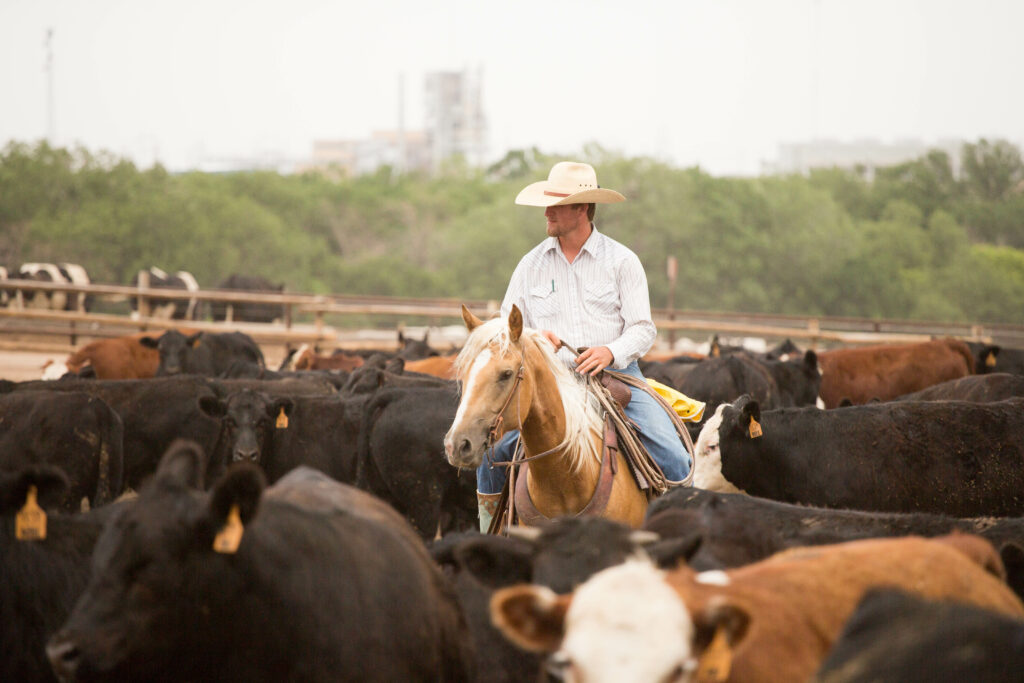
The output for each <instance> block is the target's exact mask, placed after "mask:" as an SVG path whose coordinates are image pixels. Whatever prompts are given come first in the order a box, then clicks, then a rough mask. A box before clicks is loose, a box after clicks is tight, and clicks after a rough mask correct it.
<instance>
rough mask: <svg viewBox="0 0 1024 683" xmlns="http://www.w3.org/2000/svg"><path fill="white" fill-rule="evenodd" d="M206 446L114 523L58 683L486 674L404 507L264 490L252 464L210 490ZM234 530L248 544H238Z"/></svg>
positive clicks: (285, 486)
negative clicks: (227, 536) (476, 668)
mask: <svg viewBox="0 0 1024 683" xmlns="http://www.w3.org/2000/svg"><path fill="white" fill-rule="evenodd" d="M196 451H197V448H196V447H194V446H190V445H188V444H181V445H178V446H176V447H174V448H172V449H171V450H170V451H169V452H168V453H167V455H165V456H164V458H163V459H162V460H161V463H160V467H159V469H158V471H157V473H156V475H155V476H154V478H153V480H152V481H151V482H150V484H149V485H147V486H146V487H145V488H144V489H143V490H142V491H141V492H140V494H139V497H138V499H136V501H135V503H134V504H133V505H132V506H130V507H128V508H126V509H125V510H123V511H120V512H119V513H118V514H117V515H116V516H115V517H113V518H112V519H111V520H110V521H109V523H108V524H107V526H106V527H105V528H104V531H103V534H102V535H101V536H100V539H99V541H98V542H97V544H96V549H95V551H94V555H93V569H94V573H93V578H92V580H91V582H90V584H89V586H88V587H87V588H86V590H85V593H83V595H82V597H81V599H80V600H79V601H78V603H77V604H76V606H75V609H74V610H73V611H72V613H71V616H70V617H69V618H68V620H67V622H66V623H65V625H64V627H63V628H62V629H61V630H60V631H59V632H58V633H57V634H56V635H55V636H54V637H53V638H52V639H51V640H50V642H49V645H48V646H47V654H48V656H49V658H50V661H51V663H52V665H53V668H54V671H55V672H56V673H57V675H58V677H60V678H61V679H65V680H93V679H99V678H102V679H104V680H169V681H170V680H179V681H181V680H204V679H209V678H216V679H220V680H246V681H255V682H258V681H309V682H311V683H315V682H318V681H325V682H326V681H337V680H339V678H341V679H347V678H351V679H360V680H362V679H365V678H367V677H369V678H373V679H375V680H381V681H427V680H430V681H467V680H470V679H471V678H472V671H471V667H472V653H471V650H470V647H471V646H470V644H469V636H468V633H467V632H466V626H465V621H464V619H463V617H462V613H461V611H460V609H459V606H458V603H457V601H456V599H455V596H454V594H453V592H452V589H451V587H450V586H449V585H448V584H447V582H446V581H445V579H444V577H443V576H442V575H441V573H440V571H439V570H438V569H437V567H436V566H435V565H434V563H433V562H432V561H431V559H430V555H429V554H428V553H427V551H426V549H425V548H424V547H423V544H422V543H421V542H420V541H419V539H418V538H417V537H416V536H415V534H413V533H412V531H411V530H410V529H409V527H408V525H407V524H406V523H405V521H404V520H402V519H401V517H399V516H398V515H397V514H396V513H395V512H394V510H392V509H391V508H389V507H388V506H387V505H386V504H384V503H383V502H381V501H378V500H376V499H374V498H373V497H372V496H369V495H367V494H365V493H363V492H361V491H359V490H357V489H355V488H352V487H350V486H345V485H344V484H339V483H337V482H334V481H332V480H331V479H330V478H328V477H327V476H325V475H323V474H321V473H319V472H316V471H314V470H310V469H306V468H303V469H298V470H295V471H294V472H292V473H291V474H289V475H288V476H287V477H285V478H284V479H282V480H281V481H279V482H278V483H277V484H276V485H275V486H273V487H272V488H269V489H266V490H264V480H263V476H262V474H261V473H260V472H259V469H258V468H256V467H254V466H252V465H240V466H237V467H235V468H233V469H232V470H231V471H230V472H229V473H228V474H227V475H226V476H225V477H224V478H223V479H221V480H220V481H219V482H217V483H216V484H215V485H214V487H213V489H212V490H211V491H210V492H209V493H208V494H205V493H202V492H201V491H199V490H198V489H201V481H202V469H203V468H202V460H203V456H202V455H201V454H199V453H197V452H196ZM229 523H232V524H233V529H235V530H236V533H240V535H238V536H235V542H233V543H226V547H225V545H222V544H221V543H220V542H219V541H218V537H219V536H220V535H221V532H222V530H224V529H225V527H226V526H227V525H228V524H229ZM215 542H216V543H217V548H215Z"/></svg>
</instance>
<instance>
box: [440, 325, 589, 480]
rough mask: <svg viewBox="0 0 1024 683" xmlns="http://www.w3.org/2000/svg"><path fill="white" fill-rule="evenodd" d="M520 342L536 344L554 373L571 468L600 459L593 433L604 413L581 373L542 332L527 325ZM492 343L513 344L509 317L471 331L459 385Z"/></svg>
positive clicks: (504, 348) (502, 347)
mask: <svg viewBox="0 0 1024 683" xmlns="http://www.w3.org/2000/svg"><path fill="white" fill-rule="evenodd" d="M520 343H522V344H532V345H534V346H535V347H536V348H537V349H538V350H539V351H540V352H541V355H542V357H543V358H544V364H545V366H546V368H547V369H548V370H549V371H550V372H551V373H552V374H553V375H554V376H555V381H556V383H557V386H558V392H559V394H560V395H561V398H562V408H563V410H564V411H565V436H564V438H563V439H562V442H561V443H560V444H559V447H564V448H565V449H566V458H567V459H568V461H569V463H570V468H571V469H572V470H573V471H578V470H579V468H580V467H582V465H583V463H584V462H585V461H586V460H587V459H588V458H593V459H594V461H595V462H600V461H601V454H600V451H599V450H598V449H599V447H600V439H595V438H593V434H592V433H591V432H595V433H597V434H598V435H600V434H601V430H602V427H603V420H604V416H603V413H602V411H601V408H600V406H599V404H598V402H597V400H596V398H595V397H594V396H593V395H591V394H590V392H589V391H588V390H587V386H586V384H584V383H583V381H582V380H581V379H580V378H579V375H577V374H576V373H575V372H573V371H572V370H570V369H569V368H568V367H566V365H565V363H563V362H562V361H561V359H559V358H558V356H557V355H555V352H554V350H553V349H552V348H551V344H550V343H549V342H548V341H547V339H545V338H544V336H543V335H541V333H540V332H538V331H537V330H534V329H531V328H529V327H524V328H523V333H522V335H521V336H520ZM491 345H495V346H496V347H497V349H496V350H497V352H498V353H499V354H501V355H504V354H506V353H508V351H509V349H510V348H511V347H512V339H511V337H510V336H509V329H508V321H507V320H506V319H504V318H494V319H492V320H488V321H487V322H485V323H482V324H481V325H479V326H478V327H476V328H475V329H474V330H473V331H472V332H471V333H470V335H469V338H467V339H466V343H465V345H464V346H463V347H462V351H461V352H460V353H459V355H458V357H457V358H456V359H455V365H454V370H455V377H456V379H457V380H458V381H459V383H460V385H461V383H462V382H463V381H464V380H465V379H466V374H467V373H468V372H469V368H470V367H472V365H473V361H474V360H475V359H476V357H477V356H479V355H480V353H481V352H482V351H483V350H484V349H486V348H488V347H490V346H491Z"/></svg>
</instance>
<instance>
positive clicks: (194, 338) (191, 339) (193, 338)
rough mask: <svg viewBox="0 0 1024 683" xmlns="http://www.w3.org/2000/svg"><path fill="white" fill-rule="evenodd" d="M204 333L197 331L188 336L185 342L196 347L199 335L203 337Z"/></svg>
mask: <svg viewBox="0 0 1024 683" xmlns="http://www.w3.org/2000/svg"><path fill="white" fill-rule="evenodd" d="M202 334H203V333H202V332H196V333H195V334H193V335H192V336H191V337H186V338H185V343H186V344H188V345H189V346H191V347H192V348H195V347H196V345H197V344H199V337H201V336H202Z"/></svg>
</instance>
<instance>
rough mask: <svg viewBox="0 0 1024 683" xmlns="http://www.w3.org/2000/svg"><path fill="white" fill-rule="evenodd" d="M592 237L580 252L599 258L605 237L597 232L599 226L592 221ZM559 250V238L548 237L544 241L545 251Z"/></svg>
mask: <svg viewBox="0 0 1024 683" xmlns="http://www.w3.org/2000/svg"><path fill="white" fill-rule="evenodd" d="M590 228H591V230H590V236H589V237H587V241H586V242H584V243H583V246H582V247H581V248H580V252H584V251H585V252H588V253H589V254H590V255H591V256H597V255H598V252H599V251H600V249H601V245H602V244H603V242H604V235H602V234H601V233H600V232H598V231H597V225H596V224H595V223H594V222H593V221H591V223H590ZM557 248H558V238H557V237H548V238H547V239H545V240H544V251H545V252H548V251H551V250H552V249H557Z"/></svg>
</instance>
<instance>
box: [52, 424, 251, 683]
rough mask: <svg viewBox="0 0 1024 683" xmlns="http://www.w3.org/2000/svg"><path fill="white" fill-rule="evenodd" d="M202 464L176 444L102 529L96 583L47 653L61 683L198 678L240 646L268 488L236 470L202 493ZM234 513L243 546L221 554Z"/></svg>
mask: <svg viewBox="0 0 1024 683" xmlns="http://www.w3.org/2000/svg"><path fill="white" fill-rule="evenodd" d="M203 461H204V457H203V453H202V449H201V448H200V447H199V446H198V445H196V444H194V443H191V442H183V441H179V442H175V443H174V444H172V445H171V448H170V449H169V450H168V451H167V453H166V454H165V455H164V457H163V458H162V460H161V462H160V465H159V467H158V469H157V471H156V474H155V475H154V476H153V478H152V480H151V481H150V482H149V483H148V484H147V485H146V486H145V487H143V489H142V491H141V492H140V494H139V497H138V499H137V500H136V501H135V503H134V504H133V505H130V506H127V507H125V508H123V509H121V510H119V511H117V512H116V513H115V514H114V516H113V517H112V518H111V519H110V520H109V521H108V523H107V525H106V527H105V528H104V531H103V533H102V535H101V536H100V539H99V541H98V542H97V544H96V547H95V551H94V553H93V579H92V581H91V582H90V584H89V586H88V587H87V588H86V591H85V593H84V594H83V595H82V597H81V598H80V599H79V601H78V603H77V605H76V606H75V609H74V610H73V611H72V613H71V615H70V617H69V618H68V620H67V622H66V623H65V625H64V627H63V628H62V629H61V630H60V631H59V632H58V633H57V634H56V635H55V636H54V637H53V638H52V639H51V640H50V642H49V644H48V646H47V655H48V656H49V658H50V662H51V664H52V666H53V669H54V672H55V673H56V674H57V676H58V678H60V679H62V680H73V679H76V678H78V679H86V680H88V679H92V678H104V679H107V680H128V679H129V678H137V679H140V680H192V679H199V678H203V677H207V676H209V671H205V672H204V671H203V670H202V667H204V666H209V662H210V656H211V655H212V652H213V649H216V648H222V647H225V646H226V645H225V640H226V639H227V640H228V642H235V644H236V645H239V644H241V643H244V639H245V637H246V636H245V634H244V631H245V630H246V629H247V627H248V623H246V621H247V620H246V619H241V622H242V623H236V622H238V621H239V619H238V617H237V615H238V610H239V605H242V604H245V603H246V601H247V600H251V597H252V596H251V593H250V587H249V586H248V585H247V582H246V581H245V580H244V579H242V578H240V573H241V572H242V571H243V569H242V567H244V566H247V564H249V563H251V557H250V556H249V555H248V554H247V552H248V551H247V548H249V546H250V545H251V541H250V543H249V544H247V540H248V538H249V537H250V535H251V534H250V533H249V530H248V527H249V524H250V522H251V521H252V520H253V518H254V517H255V515H256V513H257V510H258V508H259V505H260V498H261V496H262V492H263V488H264V486H265V481H264V478H263V475H262V473H261V472H260V471H259V468H256V467H252V466H248V465H242V466H239V467H236V468H234V469H232V470H231V471H230V472H229V473H228V474H227V475H226V476H225V477H224V478H223V479H222V480H220V481H219V482H218V483H217V484H216V486H215V487H214V488H213V490H212V491H211V492H210V493H209V494H203V493H201V492H200V491H198V490H196V489H197V486H198V485H199V484H201V482H202V479H203V469H204V468H203ZM236 507H237V509H238V514H239V518H240V521H241V523H242V525H243V527H244V528H245V531H244V532H243V535H242V539H241V543H240V545H239V546H238V548H237V549H236V552H235V554H230V555H228V554H220V553H218V552H216V551H215V550H214V548H213V545H214V539H215V537H216V536H217V534H218V532H220V531H221V530H222V529H223V528H224V527H225V525H226V522H227V521H228V518H229V514H230V511H231V510H232V509H233V508H236ZM225 629H227V630H228V631H229V633H228V635H225ZM232 638H238V639H240V642H239V641H234V640H232ZM247 645H249V646H251V645H252V644H251V643H248V644H247ZM181 653H189V654H188V656H187V657H182V656H181Z"/></svg>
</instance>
